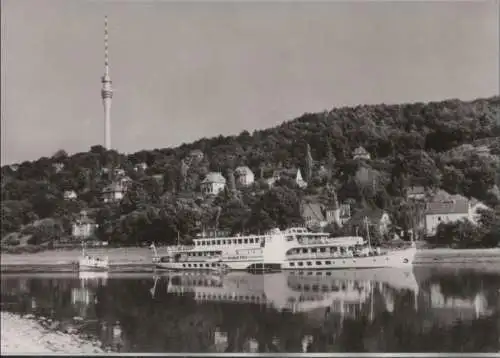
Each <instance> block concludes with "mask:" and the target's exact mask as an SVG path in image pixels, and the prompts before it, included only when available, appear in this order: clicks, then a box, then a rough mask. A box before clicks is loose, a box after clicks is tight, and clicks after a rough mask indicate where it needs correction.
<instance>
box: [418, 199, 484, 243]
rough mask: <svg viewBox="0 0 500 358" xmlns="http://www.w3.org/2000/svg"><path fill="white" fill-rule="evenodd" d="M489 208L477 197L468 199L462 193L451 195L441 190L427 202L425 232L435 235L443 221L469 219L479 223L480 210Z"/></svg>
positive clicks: (428, 234)
mask: <svg viewBox="0 0 500 358" xmlns="http://www.w3.org/2000/svg"><path fill="white" fill-rule="evenodd" d="M488 209H489V208H488V206H486V205H484V204H483V203H481V202H480V201H479V200H477V199H474V198H472V199H467V198H466V197H464V196H461V195H451V194H449V193H447V192H446V191H444V190H439V191H438V192H437V193H436V194H435V195H434V196H433V197H432V198H431V200H429V201H428V202H427V203H426V210H425V233H426V235H427V236H434V235H435V234H436V229H437V227H438V225H439V224H441V223H449V222H454V221H459V220H465V219H467V220H469V221H471V222H472V223H474V224H477V222H478V219H479V217H480V211H481V210H488Z"/></svg>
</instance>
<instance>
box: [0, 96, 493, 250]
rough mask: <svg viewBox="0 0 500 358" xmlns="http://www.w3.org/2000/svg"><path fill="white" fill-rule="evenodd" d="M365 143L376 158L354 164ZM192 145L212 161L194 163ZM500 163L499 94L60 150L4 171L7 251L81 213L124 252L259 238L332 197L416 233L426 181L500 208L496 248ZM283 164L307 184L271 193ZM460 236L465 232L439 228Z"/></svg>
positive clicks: (64, 229)
mask: <svg viewBox="0 0 500 358" xmlns="http://www.w3.org/2000/svg"><path fill="white" fill-rule="evenodd" d="M359 146H363V147H364V148H366V150H367V151H368V152H369V153H370V155H371V160H359V159H358V160H354V159H353V156H352V155H353V151H354V150H355V149H356V148H357V147H359ZM194 150H199V151H201V152H202V153H203V156H201V157H196V158H193V157H191V156H190V155H191V154H190V153H192V152H193V151H194ZM499 158H500V97H498V96H496V97H491V98H487V99H478V100H474V101H469V102H464V101H460V100H446V101H442V102H430V103H411V104H402V105H385V104H380V105H363V106H357V107H343V108H335V109H332V110H330V111H324V112H321V113H306V114H304V115H302V116H301V117H299V118H296V119H294V120H291V121H286V122H284V123H283V124H281V125H279V126H276V127H274V128H269V129H265V130H255V131H254V132H253V133H250V132H248V131H243V132H241V133H240V134H239V135H234V136H218V137H214V138H202V139H200V140H198V141H195V142H193V143H189V144H182V145H181V146H178V147H176V148H163V149H153V150H142V151H139V152H137V153H133V154H128V155H125V154H121V153H118V152H116V151H114V150H109V151H107V150H106V149H105V148H103V147H102V146H100V145H95V146H92V147H91V148H90V150H89V151H88V152H82V153H76V154H73V155H68V154H67V153H66V152H65V151H64V150H63V149H61V150H59V151H57V153H55V154H54V155H53V156H52V157H42V158H40V159H38V160H35V161H31V162H30V161H26V162H23V163H20V164H18V165H4V166H2V168H1V171H2V203H1V212H2V229H1V236H2V244H3V245H2V246H5V245H7V244H10V245H13V244H14V245H15V244H19V243H20V242H23V238H27V239H26V240H27V241H26V242H27V243H28V244H33V245H38V244H41V243H43V242H44V241H47V240H49V241H52V242H53V241H57V240H62V239H64V238H68V236H70V233H71V223H72V222H74V220H75V219H76V218H77V217H78V216H79V215H80V212H81V211H82V210H85V211H86V212H87V213H88V215H89V217H90V218H92V219H93V220H95V222H96V223H97V224H98V225H99V226H98V230H97V233H96V236H97V238H98V239H100V240H107V241H109V242H110V243H114V244H122V245H124V244H133V245H135V244H140V243H142V242H151V241H156V242H159V243H171V242H174V241H175V240H176V239H177V237H180V238H181V239H182V240H183V241H189V240H191V239H192V238H193V237H194V235H196V234H197V233H199V232H200V230H202V228H218V229H225V230H229V231H232V232H261V231H262V230H266V229H269V228H271V227H276V226H278V227H286V226H288V225H292V224H302V223H303V221H302V220H303V219H302V218H301V214H300V203H301V201H302V200H307V199H308V198H311V197H314V198H315V200H318V201H320V202H322V203H324V204H328V203H330V202H331V201H332V192H333V191H334V192H336V194H337V197H338V200H339V201H340V202H346V201H349V202H351V203H352V204H353V210H354V212H355V211H356V210H360V209H362V208H381V209H384V210H387V211H388V212H389V213H390V215H391V218H392V222H393V225H394V227H398V228H403V229H408V228H409V226H410V222H411V215H412V214H411V213H413V212H414V207H413V206H414V204H413V203H412V202H411V201H409V200H407V199H405V192H406V190H407V189H408V188H409V187H411V186H416V185H421V186H424V187H427V188H442V189H444V190H446V191H447V192H449V193H451V194H461V195H463V196H465V197H468V198H471V197H473V198H476V199H478V200H481V201H482V202H484V203H486V204H487V205H488V206H490V207H491V208H493V213H489V214H488V215H489V216H488V217H487V218H485V219H484V220H483V222H484V225H483V227H482V230H481V231H480V233H478V232H475V233H472V234H471V235H476V236H477V235H480V237H479V238H478V237H475V238H474V240H473V241H474V242H476V243H478V245H481V242H482V239H483V237H484V238H485V239H484V240H486V241H487V242H488V243H489V244H488V245H491V243H492V242H493V244H494V241H495V239H494V238H495V237H497V238H498V237H500V227H499V226H500V224H499V222H500V209H499V207H500V191H499V186H500V159H499ZM238 166H248V167H249V168H250V169H251V170H252V171H253V173H255V182H254V183H253V184H252V185H250V186H247V187H238V186H237V185H236V184H235V180H234V172H233V171H234V169H235V168H237V167H238ZM113 168H114V169H116V168H121V169H123V171H124V174H125V175H126V176H127V177H129V178H130V184H129V188H128V190H127V192H126V194H125V196H124V198H123V199H122V200H120V201H119V202H111V203H109V202H108V203H105V202H104V201H103V200H102V191H103V189H104V188H105V187H106V186H108V185H109V184H110V183H112V182H113V180H115V179H116V178H115V177H114V175H113V173H114V172H115V171H114V170H113ZM279 168H300V170H301V172H302V174H303V176H304V179H305V180H306V181H307V183H308V186H307V188H300V187H298V186H297V184H296V183H295V182H294V181H293V180H290V179H287V178H281V179H280V180H279V181H278V182H277V183H276V184H275V185H273V186H272V187H269V185H268V184H267V182H266V181H265V179H266V178H268V177H269V176H270V175H272V172H273V171H274V170H276V169H279ZM211 171H215V172H220V173H222V174H223V175H224V176H225V177H226V179H227V189H226V190H224V191H223V192H221V193H220V194H219V195H217V196H216V197H205V196H203V195H202V194H201V192H200V182H201V180H203V178H204V177H205V175H206V174H207V173H208V172H211ZM332 188H333V189H332ZM66 191H75V193H76V198H74V199H71V200H68V199H67V198H66V199H65V197H64V193H65V192H66ZM328 229H329V230H332V231H335V230H337V231H338V230H339V228H334V227H331V228H330V227H329V228H328ZM458 229H460V228H458ZM465 229H466V230H468V229H467V228H465ZM446 230H448V231H446ZM453 230H457V225H455V227H446V228H440V232H441V233H443V232H444V231H446V232H453ZM492 238H493V239H492ZM492 240H493V241H492ZM497 240H498V239H497Z"/></svg>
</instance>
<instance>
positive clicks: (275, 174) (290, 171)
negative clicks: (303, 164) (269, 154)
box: [273, 168, 300, 178]
mask: <svg viewBox="0 0 500 358" xmlns="http://www.w3.org/2000/svg"><path fill="white" fill-rule="evenodd" d="M299 170H300V169H298V168H285V169H276V170H275V171H274V172H273V177H275V178H276V177H280V176H281V175H283V174H284V175H289V176H292V177H295V176H296V175H297V173H298V172H299Z"/></svg>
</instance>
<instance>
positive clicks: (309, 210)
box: [301, 202, 325, 221]
mask: <svg viewBox="0 0 500 358" xmlns="http://www.w3.org/2000/svg"><path fill="white" fill-rule="evenodd" d="M301 211H302V216H303V217H311V218H312V219H313V220H318V221H324V220H325V215H323V211H324V207H323V206H322V205H321V204H319V203H309V202H303V203H302V210H301Z"/></svg>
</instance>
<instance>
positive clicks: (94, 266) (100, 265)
mask: <svg viewBox="0 0 500 358" xmlns="http://www.w3.org/2000/svg"><path fill="white" fill-rule="evenodd" d="M78 269H79V271H80V272H82V271H83V272H95V271H98V272H99V271H108V270H109V259H108V257H104V258H101V257H98V256H91V255H88V254H86V252H85V243H84V242H83V241H82V256H81V257H80V258H79V260H78Z"/></svg>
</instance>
